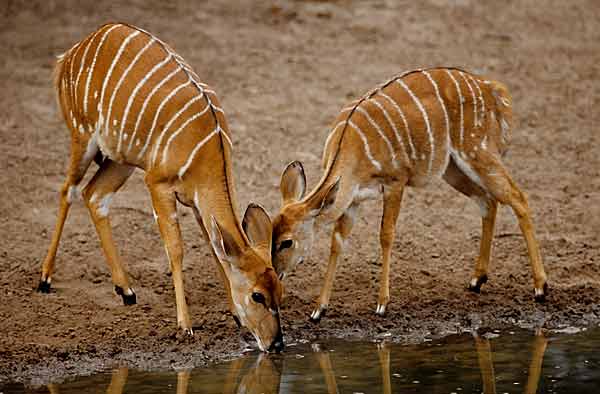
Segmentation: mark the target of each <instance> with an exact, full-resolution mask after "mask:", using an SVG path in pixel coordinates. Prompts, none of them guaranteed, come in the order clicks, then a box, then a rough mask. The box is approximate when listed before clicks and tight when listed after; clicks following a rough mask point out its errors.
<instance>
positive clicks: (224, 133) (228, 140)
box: [221, 129, 233, 148]
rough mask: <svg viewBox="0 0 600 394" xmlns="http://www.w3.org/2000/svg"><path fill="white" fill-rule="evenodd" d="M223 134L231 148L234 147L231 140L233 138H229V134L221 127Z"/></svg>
mask: <svg viewBox="0 0 600 394" xmlns="http://www.w3.org/2000/svg"><path fill="white" fill-rule="evenodd" d="M221 135H222V136H224V137H225V139H226V140H227V143H228V144H229V146H230V147H231V148H233V142H231V139H230V138H229V136H228V135H227V133H226V132H225V130H223V129H221Z"/></svg>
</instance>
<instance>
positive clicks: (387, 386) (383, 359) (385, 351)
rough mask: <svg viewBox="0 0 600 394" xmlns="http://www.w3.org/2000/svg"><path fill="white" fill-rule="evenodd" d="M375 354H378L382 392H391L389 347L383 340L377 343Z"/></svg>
mask: <svg viewBox="0 0 600 394" xmlns="http://www.w3.org/2000/svg"><path fill="white" fill-rule="evenodd" d="M377 355H378V356H379V366H380V367H381V381H382V383H383V384H382V386H383V389H382V390H381V391H382V393H384V394H391V393H392V381H391V379H390V347H389V346H388V344H387V343H385V342H380V343H378V344H377Z"/></svg>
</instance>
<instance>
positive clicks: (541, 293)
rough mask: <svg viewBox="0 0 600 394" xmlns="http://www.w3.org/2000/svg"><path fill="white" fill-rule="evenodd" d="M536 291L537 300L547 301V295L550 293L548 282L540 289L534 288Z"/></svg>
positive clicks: (539, 301) (541, 302) (540, 301)
mask: <svg viewBox="0 0 600 394" xmlns="http://www.w3.org/2000/svg"><path fill="white" fill-rule="evenodd" d="M534 292H535V296H534V297H535V302H538V303H540V304H543V303H544V302H546V296H547V295H548V283H544V286H543V287H542V288H541V289H540V288H538V287H536V288H535V289H534Z"/></svg>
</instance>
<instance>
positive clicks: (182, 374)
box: [177, 369, 192, 394]
mask: <svg viewBox="0 0 600 394" xmlns="http://www.w3.org/2000/svg"><path fill="white" fill-rule="evenodd" d="M191 375H192V370H191V369H188V370H185V371H179V372H177V394H187V392H188V386H189V384H190V377H191Z"/></svg>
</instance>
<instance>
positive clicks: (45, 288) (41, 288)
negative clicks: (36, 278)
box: [37, 280, 50, 294]
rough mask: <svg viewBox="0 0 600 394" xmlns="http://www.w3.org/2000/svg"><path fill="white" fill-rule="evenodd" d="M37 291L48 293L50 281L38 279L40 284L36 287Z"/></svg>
mask: <svg viewBox="0 0 600 394" xmlns="http://www.w3.org/2000/svg"><path fill="white" fill-rule="evenodd" d="M37 292H38V293H44V294H48V293H50V282H46V281H45V280H40V284H39V285H38V287H37Z"/></svg>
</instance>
